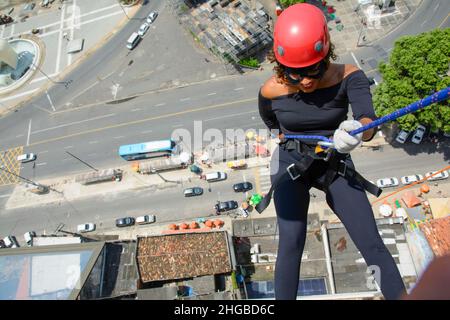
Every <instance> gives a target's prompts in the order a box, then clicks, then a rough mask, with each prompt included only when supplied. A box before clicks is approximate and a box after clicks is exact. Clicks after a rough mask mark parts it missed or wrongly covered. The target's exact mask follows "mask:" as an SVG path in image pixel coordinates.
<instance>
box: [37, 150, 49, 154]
mask: <svg viewBox="0 0 450 320" xmlns="http://www.w3.org/2000/svg"><path fill="white" fill-rule="evenodd" d="M43 153H48V150H45V151H41V152H39V154H43Z"/></svg>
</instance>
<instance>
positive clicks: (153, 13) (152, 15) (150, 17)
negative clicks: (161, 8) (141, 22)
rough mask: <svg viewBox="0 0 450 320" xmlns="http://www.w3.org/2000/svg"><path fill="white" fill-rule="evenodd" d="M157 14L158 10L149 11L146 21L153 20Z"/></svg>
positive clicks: (150, 21)
mask: <svg viewBox="0 0 450 320" xmlns="http://www.w3.org/2000/svg"><path fill="white" fill-rule="evenodd" d="M157 16H158V12H156V11H152V12H150V14H149V15H148V16H147V23H153V21H155V19H156V17H157Z"/></svg>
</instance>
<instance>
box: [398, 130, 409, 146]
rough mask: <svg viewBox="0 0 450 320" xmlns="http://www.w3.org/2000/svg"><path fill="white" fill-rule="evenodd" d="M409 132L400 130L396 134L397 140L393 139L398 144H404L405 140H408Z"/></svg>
mask: <svg viewBox="0 0 450 320" xmlns="http://www.w3.org/2000/svg"><path fill="white" fill-rule="evenodd" d="M410 133H411V132H408V131H405V130H402V131H400V132H399V133H398V135H397V138H395V141H397V142H398V143H402V144H403V143H405V142H406V140H407V139H408V137H409V135H410Z"/></svg>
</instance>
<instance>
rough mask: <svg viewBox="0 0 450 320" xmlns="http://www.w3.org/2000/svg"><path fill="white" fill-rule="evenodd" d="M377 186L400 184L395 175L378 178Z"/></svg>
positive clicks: (386, 186) (385, 186) (387, 186)
mask: <svg viewBox="0 0 450 320" xmlns="http://www.w3.org/2000/svg"><path fill="white" fill-rule="evenodd" d="M377 186H378V187H379V188H389V187H395V186H398V179H397V178H395V177H391V178H383V179H378V180H377Z"/></svg>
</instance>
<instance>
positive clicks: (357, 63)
mask: <svg viewBox="0 0 450 320" xmlns="http://www.w3.org/2000/svg"><path fill="white" fill-rule="evenodd" d="M350 54H351V55H352V57H353V60H355V62H356V65H357V66H358V68H360V69H362V68H361V66H360V65H359V62H358V60H357V59H356V57H355V54H354V53H353V52H352V51H350Z"/></svg>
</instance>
